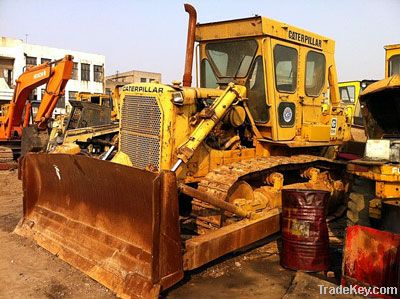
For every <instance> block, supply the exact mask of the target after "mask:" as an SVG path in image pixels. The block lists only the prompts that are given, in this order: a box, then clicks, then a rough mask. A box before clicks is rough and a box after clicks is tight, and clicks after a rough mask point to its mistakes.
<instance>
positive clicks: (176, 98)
mask: <svg viewBox="0 0 400 299" xmlns="http://www.w3.org/2000/svg"><path fill="white" fill-rule="evenodd" d="M172 102H173V103H174V104H175V105H178V106H182V105H183V95H182V93H181V92H174V93H172Z"/></svg>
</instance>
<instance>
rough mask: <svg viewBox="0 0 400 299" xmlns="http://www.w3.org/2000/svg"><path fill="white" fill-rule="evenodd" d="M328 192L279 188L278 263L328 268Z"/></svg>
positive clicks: (296, 266) (305, 269)
mask: <svg viewBox="0 0 400 299" xmlns="http://www.w3.org/2000/svg"><path fill="white" fill-rule="evenodd" d="M329 195H330V193H329V192H327V191H322V190H299V189H286V190H282V239H283V252H282V258H281V264H282V266H284V267H287V268H290V269H294V270H302V271H315V272H318V271H327V270H328V267H329V234H328V227H327V224H326V206H327V202H328V199H329Z"/></svg>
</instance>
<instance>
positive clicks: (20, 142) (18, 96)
mask: <svg viewBox="0 0 400 299" xmlns="http://www.w3.org/2000/svg"><path fill="white" fill-rule="evenodd" d="M72 67H73V57H72V56H71V55H66V56H65V57H64V58H62V59H59V60H56V61H51V62H46V63H42V64H40V65H38V66H34V67H30V68H27V69H26V70H25V72H24V73H23V74H22V75H21V76H19V78H18V79H17V80H16V83H17V84H16V87H15V89H14V95H13V98H12V100H11V102H10V104H9V106H8V109H6V112H5V115H2V116H0V146H2V148H3V153H4V152H7V148H8V151H9V152H11V150H13V151H14V152H17V153H18V152H19V150H22V153H24V152H26V151H30V150H34V149H37V148H39V147H43V146H44V145H45V144H43V143H46V144H47V142H46V136H47V123H48V121H49V119H50V118H51V116H52V113H53V110H54V108H55V107H56V104H57V101H58V99H59V98H60V97H61V96H62V95H63V94H64V89H65V86H66V84H67V82H68V80H69V79H70V78H71V73H72ZM45 83H47V84H46V89H45V92H44V95H43V97H42V101H41V103H40V105H39V107H38V111H37V114H36V116H35V118H34V119H33V125H30V124H29V120H30V116H31V115H30V114H31V103H30V102H29V101H28V97H29V95H30V93H31V92H32V91H33V90H34V89H35V88H36V87H38V86H40V85H43V84H45ZM25 135H27V136H25ZM11 154H12V152H11Z"/></svg>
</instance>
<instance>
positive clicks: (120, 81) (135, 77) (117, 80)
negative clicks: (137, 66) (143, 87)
mask: <svg viewBox="0 0 400 299" xmlns="http://www.w3.org/2000/svg"><path fill="white" fill-rule="evenodd" d="M153 81H157V82H161V73H153V72H145V71H137V70H132V71H129V72H124V73H116V74H115V75H111V76H107V77H106V93H110V92H112V91H113V89H114V87H115V86H116V85H126V84H130V83H146V82H153Z"/></svg>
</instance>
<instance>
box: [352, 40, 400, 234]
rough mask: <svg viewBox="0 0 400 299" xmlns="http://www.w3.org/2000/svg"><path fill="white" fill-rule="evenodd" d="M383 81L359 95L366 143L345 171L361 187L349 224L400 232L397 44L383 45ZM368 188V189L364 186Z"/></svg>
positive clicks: (354, 198)
mask: <svg viewBox="0 0 400 299" xmlns="http://www.w3.org/2000/svg"><path fill="white" fill-rule="evenodd" d="M385 49H386V73H385V75H386V78H385V79H383V80H381V81H378V82H375V83H373V84H371V85H370V86H368V87H367V88H366V89H365V90H364V91H363V92H362V93H361V95H360V103H361V107H362V115H363V119H364V124H365V133H366V135H367V138H368V139H367V142H366V148H365V154H364V158H362V159H359V160H354V161H352V163H350V164H349V165H348V171H349V172H350V173H352V174H354V175H355V176H356V177H357V178H358V179H359V180H361V179H363V180H364V183H363V187H362V188H358V189H354V188H353V189H354V190H353V192H352V193H351V194H350V201H349V203H348V211H347V216H348V219H349V222H350V224H361V225H374V226H378V227H383V228H384V229H387V230H390V231H393V232H397V233H399V232H400V220H399V219H400V218H399V216H400V200H399V198H400V166H399V165H400V121H399V119H400V45H391V46H386V47H385ZM365 185H367V186H368V187H365Z"/></svg>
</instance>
